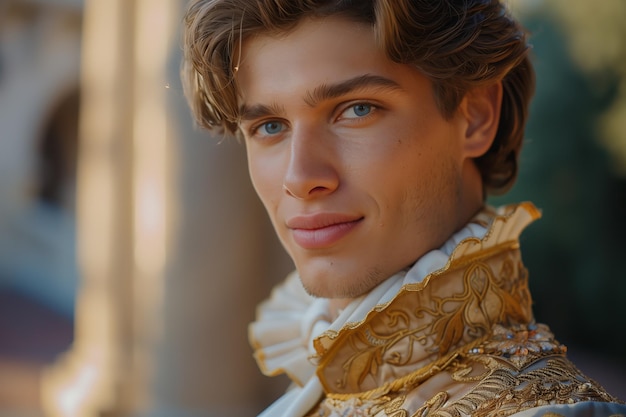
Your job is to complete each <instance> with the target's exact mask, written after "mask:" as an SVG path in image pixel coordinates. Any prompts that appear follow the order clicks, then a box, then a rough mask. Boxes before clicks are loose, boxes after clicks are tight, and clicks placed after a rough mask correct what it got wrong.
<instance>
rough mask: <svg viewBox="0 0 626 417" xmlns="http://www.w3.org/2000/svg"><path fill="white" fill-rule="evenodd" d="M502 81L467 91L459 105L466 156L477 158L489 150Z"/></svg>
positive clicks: (499, 102)
mask: <svg viewBox="0 0 626 417" xmlns="http://www.w3.org/2000/svg"><path fill="white" fill-rule="evenodd" d="M501 106H502V83H501V82H500V81H498V82H495V83H492V84H489V85H487V86H485V87H478V88H475V89H473V90H470V91H468V93H467V94H466V95H465V97H464V98H463V101H462V102H461V105H460V107H459V109H460V111H461V114H462V115H463V117H464V118H465V120H466V131H465V142H464V150H465V156H467V157H468V158H478V157H480V156H482V155H484V154H485V152H487V151H488V150H489V147H490V146H491V144H492V143H493V140H494V139H495V137H496V132H497V130H498V124H499V122H500V107H501Z"/></svg>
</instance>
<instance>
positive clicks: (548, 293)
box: [489, 14, 626, 362]
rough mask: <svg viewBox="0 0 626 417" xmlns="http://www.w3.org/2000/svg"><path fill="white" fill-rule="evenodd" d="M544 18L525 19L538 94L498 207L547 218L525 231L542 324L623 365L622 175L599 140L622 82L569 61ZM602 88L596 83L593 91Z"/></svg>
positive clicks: (625, 218) (625, 243)
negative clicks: (525, 204) (532, 207)
mask: <svg viewBox="0 0 626 417" xmlns="http://www.w3.org/2000/svg"><path fill="white" fill-rule="evenodd" d="M548 19H549V16H546V15H545V14H543V15H542V16H534V17H533V16H529V17H528V18H527V20H526V22H525V23H526V25H527V27H528V28H529V29H530V31H531V33H532V38H531V39H532V43H533V45H534V50H533V54H534V62H535V65H536V71H537V92H536V95H535V98H534V101H533V104H532V107H531V116H530V120H529V124H528V128H527V133H526V138H527V139H526V143H525V145H524V149H523V151H522V154H521V158H520V161H521V169H520V176H519V179H518V182H517V184H516V186H515V187H514V188H513V190H511V192H509V193H508V194H507V195H505V196H503V197H498V198H490V199H489V202H490V203H491V204H494V205H499V204H504V203H509V202H514V201H522V200H531V201H533V202H534V203H535V204H536V205H537V206H538V207H539V208H540V209H541V210H542V211H543V217H542V219H540V220H538V221H537V222H536V223H535V224H534V225H532V226H531V227H530V228H529V229H528V230H527V231H526V232H525V233H524V234H523V235H522V249H523V252H522V253H523V256H524V260H525V262H526V264H527V266H528V268H529V272H530V285H531V290H532V293H533V296H534V300H535V306H534V309H535V314H536V317H537V320H538V321H542V322H545V323H547V324H549V325H550V327H551V328H552V329H553V331H554V332H555V333H556V334H557V336H559V338H560V340H561V341H562V342H564V343H566V344H567V343H570V344H572V345H576V346H581V347H585V348H588V349H593V350H594V351H597V352H604V353H606V354H608V355H611V356H618V357H619V358H621V359H623V360H624V361H625V362H626V349H625V348H624V346H626V320H624V317H625V316H626V315H625V314H624V308H623V306H622V303H623V302H624V299H625V298H626V268H625V267H624V266H623V265H622V263H623V261H622V259H624V258H626V240H625V236H624V232H626V180H624V179H623V178H620V177H619V176H618V174H617V173H616V172H615V171H614V170H612V168H611V164H610V160H611V158H610V155H609V154H608V152H607V150H606V149H605V147H603V145H602V141H601V139H600V135H601V126H600V121H601V120H602V116H603V114H604V113H605V112H606V110H607V109H608V108H609V107H610V106H611V104H612V102H613V101H614V99H615V95H616V93H615V91H616V89H617V86H618V85H619V82H620V79H619V77H618V76H616V75H615V74H611V72H610V71H607V72H606V75H607V76H606V77H605V78H603V80H602V82H598V81H599V80H598V79H597V77H598V73H595V76H593V77H592V76H590V75H586V74H585V73H584V72H583V71H582V70H581V69H580V68H579V67H578V66H577V65H576V64H575V63H574V62H573V60H572V58H571V56H570V55H569V54H568V49H567V48H566V43H565V38H564V36H563V34H562V33H560V32H559V30H558V26H557V25H556V24H555V23H554V21H550V20H548ZM598 87H600V88H598Z"/></svg>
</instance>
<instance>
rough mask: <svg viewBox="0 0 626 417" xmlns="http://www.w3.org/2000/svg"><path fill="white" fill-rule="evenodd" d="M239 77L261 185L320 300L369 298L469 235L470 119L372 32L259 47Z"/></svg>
mask: <svg viewBox="0 0 626 417" xmlns="http://www.w3.org/2000/svg"><path fill="white" fill-rule="evenodd" d="M236 77H237V82H238V87H239V89H240V91H241V97H240V101H239V104H240V107H241V108H242V109H243V113H242V120H241V124H240V127H241V131H242V132H243V134H244V137H245V143H246V149H247V155H248V165H249V170H250V176H251V178H252V182H253V184H254V187H255V189H256V191H257V193H258V195H259V196H260V198H261V200H262V202H263V204H264V205H265V208H266V209H267V211H268V213H269V216H270V218H271V220H272V223H273V225H274V228H275V229H276V232H277V233H278V236H279V238H280V240H281V242H282V244H283V245H284V247H285V248H286V250H287V252H288V253H289V254H290V256H291V257H292V259H293V260H294V262H295V265H296V267H297V269H298V271H299V273H300V276H301V279H302V282H303V284H304V286H305V288H306V289H307V290H308V291H309V292H310V293H311V294H313V295H316V296H322V297H328V298H354V297H357V296H359V295H361V294H364V293H365V292H367V291H369V290H370V289H372V288H373V287H374V286H376V285H377V284H379V283H380V282H382V281H383V280H385V279H386V278H389V277H390V276H391V275H392V274H394V273H396V272H398V271H400V270H402V269H403V268H406V267H408V266H410V265H411V264H412V263H413V262H415V261H416V260H417V259H418V258H419V257H421V256H422V255H423V254H424V253H426V252H428V251H429V250H432V249H434V248H437V247H439V246H440V245H441V244H442V243H443V242H444V241H445V240H446V239H447V238H448V237H449V236H450V235H451V234H452V233H453V232H454V231H455V230H456V229H457V228H458V227H459V226H460V224H459V219H460V216H461V214H460V208H459V207H460V206H461V201H460V200H461V195H462V192H463V184H462V175H463V172H464V168H463V167H464V165H465V164H466V163H467V160H468V158H467V156H466V155H465V154H464V151H463V141H464V135H465V130H466V124H465V121H464V119H463V118H462V117H460V116H459V115H455V116H453V117H451V118H449V119H448V120H446V119H444V117H443V116H442V115H441V114H440V112H439V111H438V108H437V106H436V103H435V100H434V96H433V92H432V87H431V84H430V82H429V80H428V79H427V78H425V77H424V76H423V75H421V74H420V73H419V72H418V71H417V70H415V69H414V68H412V67H410V66H408V65H403V64H397V63H394V62H392V61H390V60H389V59H388V58H387V57H386V55H385V54H384V52H383V51H382V50H381V49H380V48H379V47H378V46H377V44H376V42H375V39H374V35H373V33H372V30H371V29H370V28H369V27H368V26H366V25H361V24H358V23H354V22H351V21H347V20H343V19H341V18H335V17H333V18H328V19H323V20H322V19H317V20H305V21H303V22H302V23H300V24H299V26H298V27H297V28H296V29H295V30H294V31H292V32H289V33H287V34H283V35H281V36H270V35H260V36H255V37H251V38H249V39H248V40H246V41H245V42H244V43H243V45H242V50H241V62H240V64H239V68H238V72H237V75H236Z"/></svg>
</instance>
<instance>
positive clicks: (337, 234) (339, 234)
mask: <svg viewBox="0 0 626 417" xmlns="http://www.w3.org/2000/svg"><path fill="white" fill-rule="evenodd" d="M361 220H363V217H354V216H347V215H343V214H331V213H324V214H316V215H311V216H298V217H293V218H291V219H289V220H288V221H287V227H288V228H289V229H290V230H291V232H292V236H293V240H294V241H295V242H296V244H298V245H299V246H300V247H302V248H304V249H323V248H328V247H330V246H332V245H334V244H335V243H337V242H338V241H339V240H341V239H342V238H343V237H344V236H346V235H347V234H349V233H350V232H351V231H353V230H354V229H355V228H356V227H357V226H358V225H359V224H360V222H361Z"/></svg>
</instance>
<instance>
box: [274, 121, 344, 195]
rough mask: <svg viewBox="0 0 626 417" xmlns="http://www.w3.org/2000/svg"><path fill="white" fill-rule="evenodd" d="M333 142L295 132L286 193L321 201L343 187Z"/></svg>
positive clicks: (320, 135) (306, 132)
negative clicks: (340, 181) (322, 197)
mask: <svg viewBox="0 0 626 417" xmlns="http://www.w3.org/2000/svg"><path fill="white" fill-rule="evenodd" d="M333 142H334V141H332V140H329V138H328V137H327V136H325V135H324V133H320V132H318V133H315V131H314V130H313V129H307V128H306V127H301V128H299V129H294V130H293V131H292V137H291V143H290V146H289V162H288V165H287V170H286V172H285V177H284V179H283V189H284V191H285V193H287V195H289V196H291V197H294V198H296V199H298V200H308V199H312V198H318V197H321V196H324V195H328V194H331V193H333V192H334V191H335V190H336V189H337V188H338V187H339V171H338V169H337V168H338V167H337V166H336V165H337V164H336V163H335V152H334V148H333Z"/></svg>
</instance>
